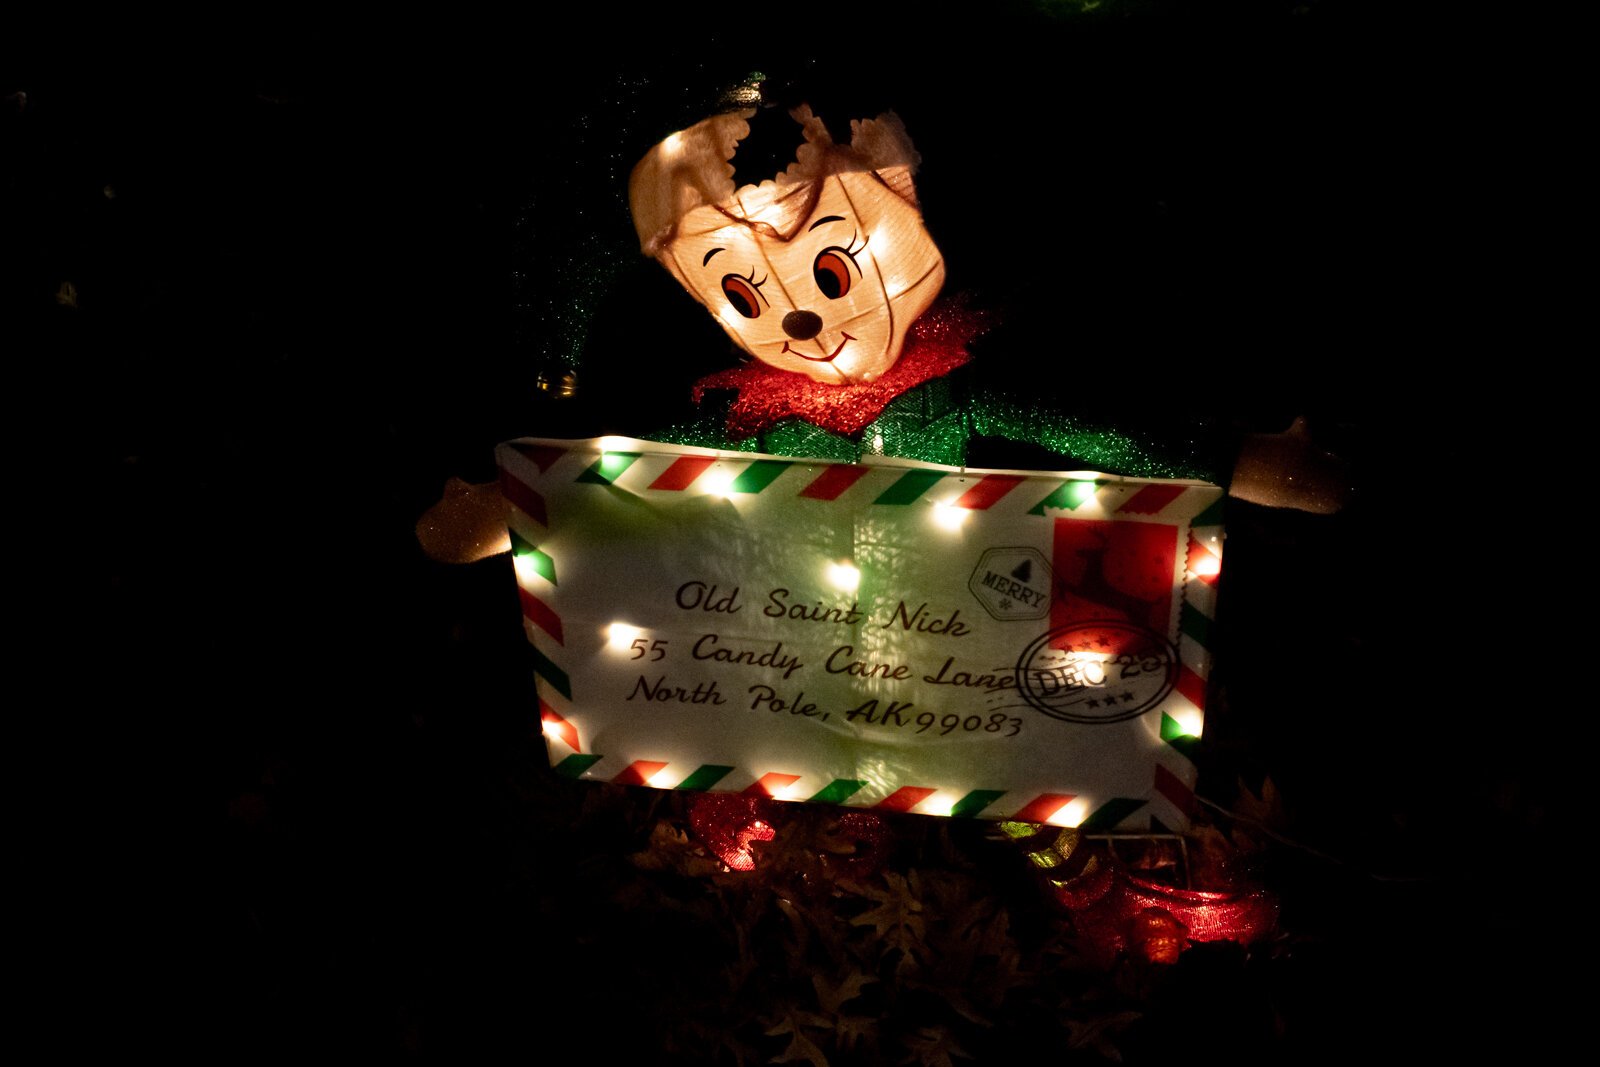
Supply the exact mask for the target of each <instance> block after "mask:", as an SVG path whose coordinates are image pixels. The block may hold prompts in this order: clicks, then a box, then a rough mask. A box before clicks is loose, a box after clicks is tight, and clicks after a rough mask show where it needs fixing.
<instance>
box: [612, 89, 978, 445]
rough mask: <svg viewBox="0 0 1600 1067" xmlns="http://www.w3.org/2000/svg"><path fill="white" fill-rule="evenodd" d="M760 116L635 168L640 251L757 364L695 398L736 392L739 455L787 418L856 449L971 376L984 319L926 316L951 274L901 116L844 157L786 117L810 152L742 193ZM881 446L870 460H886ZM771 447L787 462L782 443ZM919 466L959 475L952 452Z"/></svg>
mask: <svg viewBox="0 0 1600 1067" xmlns="http://www.w3.org/2000/svg"><path fill="white" fill-rule="evenodd" d="M754 114H755V112H754V111H753V110H745V111H737V112H730V113H727V114H722V115H715V116H713V117H711V118H708V119H705V120H704V121H702V122H699V123H696V124H695V125H693V126H691V127H689V128H688V129H686V130H682V131H679V132H678V133H674V134H672V135H671V136H669V137H668V138H667V139H666V140H664V141H662V142H661V143H660V144H658V145H656V146H655V147H654V148H652V149H651V150H650V151H649V152H648V153H647V154H646V155H645V157H644V158H643V159H642V160H640V162H639V164H638V165H637V166H636V167H635V168H634V170H633V174H632V177H631V179H630V181H629V188H628V192H629V199H630V203H631V207H632V210H633V220H634V225H635V227H636V228H637V230H638V233H639V242H640V245H641V247H642V248H643V250H644V252H645V254H647V255H650V256H653V257H654V258H655V259H657V260H658V261H659V262H660V263H661V264H662V265H663V266H665V267H666V268H667V270H668V271H670V272H671V273H672V276H673V277H674V278H676V279H677V280H678V282H679V284H681V285H682V286H683V287H684V288H685V289H687V290H688V291H689V293H690V294H692V295H693V296H694V297H695V299H696V300H698V301H700V303H701V304H703V305H704V306H705V307H706V309H707V310H708V311H710V312H711V314H712V316H713V317H715V318H716V320H717V322H718V323H720V324H721V326H722V328H723V329H724V330H725V331H726V332H727V334H728V336H729V337H731V338H732V339H733V340H734V342H735V343H736V344H737V345H738V346H739V347H740V348H742V349H744V350H745V351H746V352H748V353H749V354H750V355H751V356H753V357H754V358H755V359H756V360H757V361H758V362H757V363H754V364H751V365H748V366H745V367H739V368H735V369H733V370H729V371H725V372H722V373H719V374H713V375H711V376H710V377H708V378H705V379H703V380H701V381H700V382H699V383H698V384H697V385H696V387H695V397H696V399H697V400H699V399H700V398H701V397H702V396H703V395H704V394H705V393H706V392H707V391H708V390H712V389H719V388H731V389H734V390H736V391H737V392H738V398H737V399H736V400H735V401H734V403H733V406H732V408H731V409H730V410H729V412H728V418H727V426H726V429H727V431H728V432H729V433H730V434H731V436H732V438H733V440H735V441H738V440H741V439H744V438H748V437H750V436H751V435H753V434H755V433H765V432H767V431H769V430H772V429H773V428H775V427H777V426H779V424H781V423H783V422H785V420H790V419H800V420H804V422H805V423H807V424H809V426H811V427H816V428H820V429H822V430H824V431H827V433H828V434H831V435H844V436H848V435H853V434H856V433H858V432H860V431H861V430H863V429H864V428H866V427H867V426H868V425H869V424H871V423H872V422H873V420H874V419H876V418H877V417H878V416H879V415H880V414H881V413H882V412H883V411H884V409H885V407H886V406H887V405H889V404H890V403H891V402H892V401H893V400H894V399H895V398H897V397H899V396H901V395H902V394H904V393H906V392H907V391H909V390H911V389H913V388H915V387H917V386H919V385H922V384H923V383H925V382H927V381H929V380H930V379H934V378H938V377H941V376H943V375H945V374H947V373H948V372H950V371H951V370H954V369H955V368H956V367H959V366H961V365H962V364H963V363H965V362H966V361H967V359H968V356H967V352H966V348H965V343H964V342H965V341H966V340H967V339H969V338H970V337H971V336H972V335H973V334H974V333H975V332H976V328H977V325H978V316H976V315H973V314H972V313H970V312H965V311H963V310H962V309H959V308H951V309H948V310H940V311H935V312H933V313H932V315H928V314H927V313H928V312H929V308H930V307H932V305H933V303H934V299H935V297H937V296H938V294H939V289H940V286H942V285H943V284H944V259H943V257H942V256H941V255H940V254H939V249H938V248H937V246H935V245H934V243H933V238H932V237H930V236H929V235H928V231H927V229H926V228H925V227H924V226H923V224H922V215H921V213H920V211H919V210H918V205H917V197H916V189H915V187H914V185H913V184H912V172H913V170H914V169H915V167H916V165H917V163H918V156H917V153H916V150H915V149H914V148H913V147H912V145H911V139H910V138H909V137H908V136H907V135H906V131H905V127H904V126H903V125H901V123H900V120H899V118H898V117H896V116H895V115H893V114H885V115H880V116H878V117H877V118H876V119H866V120H858V121H855V122H852V123H851V138H850V143H849V144H837V143H835V142H834V140H833V138H832V136H831V135H830V134H829V132H828V130H827V128H826V126H824V125H823V122H822V120H821V119H820V118H818V117H817V116H815V115H813V114H812V113H811V110H810V108H809V107H807V106H805V105H801V106H800V107H798V108H796V109H794V110H793V111H792V112H790V114H791V116H792V117H793V118H794V120H795V121H796V122H797V123H798V124H799V135H800V137H801V138H802V143H801V144H800V145H799V147H798V150H797V152H796V155H795V160H794V162H793V163H792V164H790V165H789V166H788V167H787V168H786V169H785V170H784V171H782V172H781V173H779V174H777V175H776V176H775V177H774V178H773V179H770V180H767V181H763V182H761V183H759V184H756V185H745V186H742V187H739V188H735V187H734V181H733V174H734V167H733V164H732V162H730V161H731V160H732V159H733V157H734V154H735V153H736V151H737V150H738V147H739V142H740V141H742V140H743V139H744V138H745V137H747V136H748V135H749V132H750V126H749V122H748V120H749V119H750V118H751V117H752V116H753V115H754ZM919 320H920V325H919V326H918V329H917V333H916V335H915V336H913V334H912V327H913V324H914V323H919ZM930 324H933V325H932V326H931V328H930ZM666 436H668V437H670V436H671V435H666ZM881 436H882V435H881V434H880V435H876V437H869V438H868V440H867V441H866V442H865V445H864V447H865V448H866V450H868V451H883V450H884V447H883V442H882V440H881ZM961 436H962V437H964V436H965V431H962V432H961ZM675 439H677V440H680V441H683V442H684V443H695V444H703V445H706V444H724V445H726V444H728V443H729V442H727V441H711V440H706V439H704V438H703V437H702V438H698V439H686V438H683V437H681V436H680V437H678V438H675ZM806 440H807V443H808V445H809V446H810V447H811V448H813V449H815V448H816V447H817V446H818V445H819V443H821V442H820V441H819V438H818V437H817V436H816V435H815V434H813V435H811V436H810V437H808V438H806ZM875 441H876V446H874V442H875ZM767 447H769V448H772V449H773V450H778V451H785V450H787V449H786V447H785V444H784V443H783V442H782V440H781V439H780V440H779V441H778V442H772V443H768V444H767ZM824 447H825V448H826V447H829V446H828V445H827V444H824ZM839 447H840V442H838V441H837V440H836V441H834V442H832V446H831V448H830V454H828V455H826V456H824V457H821V458H855V457H854V456H853V455H848V454H839V453H838V448H839ZM912 454H916V455H917V456H918V458H923V459H931V460H943V461H955V462H959V461H960V455H959V452H957V453H956V454H952V453H950V452H949V450H944V451H939V450H937V449H935V450H934V451H932V452H929V450H927V449H922V450H920V451H919V450H915V449H913V450H912Z"/></svg>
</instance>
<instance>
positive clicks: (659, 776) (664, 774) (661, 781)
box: [650, 764, 678, 789]
mask: <svg viewBox="0 0 1600 1067" xmlns="http://www.w3.org/2000/svg"><path fill="white" fill-rule="evenodd" d="M670 768H671V764H668V765H667V766H666V767H663V768H661V769H660V770H659V771H657V772H656V773H654V774H652V775H651V776H650V784H651V786H653V787H654V788H656V789H671V788H672V787H673V786H675V785H677V784H678V772H677V771H674V770H671V769H670Z"/></svg>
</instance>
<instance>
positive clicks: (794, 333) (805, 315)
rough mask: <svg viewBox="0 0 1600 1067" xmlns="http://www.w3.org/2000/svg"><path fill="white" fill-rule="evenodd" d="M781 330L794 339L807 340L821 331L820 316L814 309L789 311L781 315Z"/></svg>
mask: <svg viewBox="0 0 1600 1067" xmlns="http://www.w3.org/2000/svg"><path fill="white" fill-rule="evenodd" d="M783 332H784V333H786V334H788V335H789V336H790V337H793V338H794V339H795V340H796V341H809V340H811V339H812V338H813V337H815V336H816V335H817V334H819V333H821V332H822V316H821V315H818V314H817V313H816V312H815V311H791V312H789V314H787V315H785V316H784V317H783Z"/></svg>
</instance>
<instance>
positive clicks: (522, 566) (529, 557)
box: [511, 553, 549, 586]
mask: <svg viewBox="0 0 1600 1067" xmlns="http://www.w3.org/2000/svg"><path fill="white" fill-rule="evenodd" d="M511 566H512V567H513V568H514V569H515V570H516V572H517V582H518V583H519V584H521V585H524V586H529V585H532V584H533V580H534V579H535V578H538V579H539V580H540V581H548V580H549V579H547V578H545V576H544V574H543V573H542V572H541V571H540V569H539V559H538V557H537V556H535V555H533V554H532V553H527V554H525V555H513V556H512V557H511Z"/></svg>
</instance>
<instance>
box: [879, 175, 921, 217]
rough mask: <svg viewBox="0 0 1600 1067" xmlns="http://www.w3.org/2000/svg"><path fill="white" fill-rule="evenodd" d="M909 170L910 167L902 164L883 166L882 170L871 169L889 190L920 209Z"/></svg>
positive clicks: (915, 187) (915, 188)
mask: <svg viewBox="0 0 1600 1067" xmlns="http://www.w3.org/2000/svg"><path fill="white" fill-rule="evenodd" d="M911 171H912V168H911V167H909V166H904V165H902V166H898V167H884V168H883V169H882V170H876V171H873V173H874V174H876V175H877V176H878V180H880V181H881V182H883V184H885V185H887V186H888V187H889V189H890V191H891V192H893V193H894V194H895V195H896V196H898V197H899V198H900V199H901V200H904V201H905V202H906V203H908V204H910V205H911V206H912V207H914V208H916V209H917V210H919V211H920V210H922V205H920V204H918V203H917V186H916V183H915V182H913V181H912V180H911Z"/></svg>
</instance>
